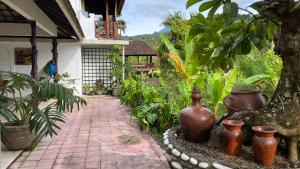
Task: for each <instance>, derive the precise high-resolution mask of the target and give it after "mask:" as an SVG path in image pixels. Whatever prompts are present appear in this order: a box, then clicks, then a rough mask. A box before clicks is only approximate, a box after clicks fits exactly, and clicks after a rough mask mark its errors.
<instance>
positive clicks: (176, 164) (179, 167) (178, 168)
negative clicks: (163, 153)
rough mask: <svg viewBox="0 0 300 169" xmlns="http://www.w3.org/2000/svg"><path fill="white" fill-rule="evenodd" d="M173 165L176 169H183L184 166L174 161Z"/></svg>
mask: <svg viewBox="0 0 300 169" xmlns="http://www.w3.org/2000/svg"><path fill="white" fill-rule="evenodd" d="M171 165H172V166H173V167H174V168H175V169H183V168H182V166H181V165H180V164H179V163H177V162H176V161H172V162H171Z"/></svg>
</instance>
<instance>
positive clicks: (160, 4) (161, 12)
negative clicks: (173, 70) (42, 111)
mask: <svg viewBox="0 0 300 169" xmlns="http://www.w3.org/2000/svg"><path fill="white" fill-rule="evenodd" d="M186 1H187V0H126V1H125V4H124V7H123V11H122V16H121V19H124V20H125V21H126V24H127V29H126V31H125V34H124V35H127V36H133V35H140V34H151V33H153V32H155V31H160V30H161V29H163V26H162V25H161V23H162V21H163V20H164V18H166V16H167V15H168V14H170V13H172V12H175V11H181V12H182V14H183V16H184V17H185V18H188V17H189V16H190V13H191V12H197V10H198V7H199V4H196V5H194V6H192V7H191V8H190V9H188V10H186V9H185V4H186ZM255 1H256V0H234V2H237V3H238V4H239V5H240V6H241V7H246V6H248V5H249V4H252V3H253V2H255ZM204 2H205V1H204Z"/></svg>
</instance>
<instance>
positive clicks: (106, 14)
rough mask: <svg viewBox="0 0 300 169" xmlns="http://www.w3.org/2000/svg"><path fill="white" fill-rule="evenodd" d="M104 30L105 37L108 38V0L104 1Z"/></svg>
mask: <svg viewBox="0 0 300 169" xmlns="http://www.w3.org/2000/svg"><path fill="white" fill-rule="evenodd" d="M105 30H106V37H107V38H108V37H109V35H110V21H109V6H108V0H105Z"/></svg>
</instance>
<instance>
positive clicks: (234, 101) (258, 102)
mask: <svg viewBox="0 0 300 169" xmlns="http://www.w3.org/2000/svg"><path fill="white" fill-rule="evenodd" d="M267 103H268V99H267V96H266V95H264V94H262V93H261V91H260V90H257V89H249V90H236V91H232V92H231V95H229V96H226V97H225V98H224V105H225V106H226V107H227V110H228V113H234V112H237V111H239V110H245V109H255V110H256V109H260V108H263V107H264V106H265V105H266V104H267Z"/></svg>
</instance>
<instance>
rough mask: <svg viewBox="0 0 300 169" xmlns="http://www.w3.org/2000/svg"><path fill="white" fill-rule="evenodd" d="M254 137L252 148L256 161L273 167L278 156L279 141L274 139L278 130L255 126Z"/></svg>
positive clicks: (253, 128)
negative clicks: (276, 155)
mask: <svg viewBox="0 0 300 169" xmlns="http://www.w3.org/2000/svg"><path fill="white" fill-rule="evenodd" d="M252 130H253V131H254V137H253V138H252V146H253V151H254V156H255V161H256V162H257V163H259V164H261V165H264V166H266V167H271V166H272V164H273V162H274V159H275V154H276V149H277V141H276V139H275V138H274V134H275V133H276V129H275V128H274V127H270V126H253V127H252Z"/></svg>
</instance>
